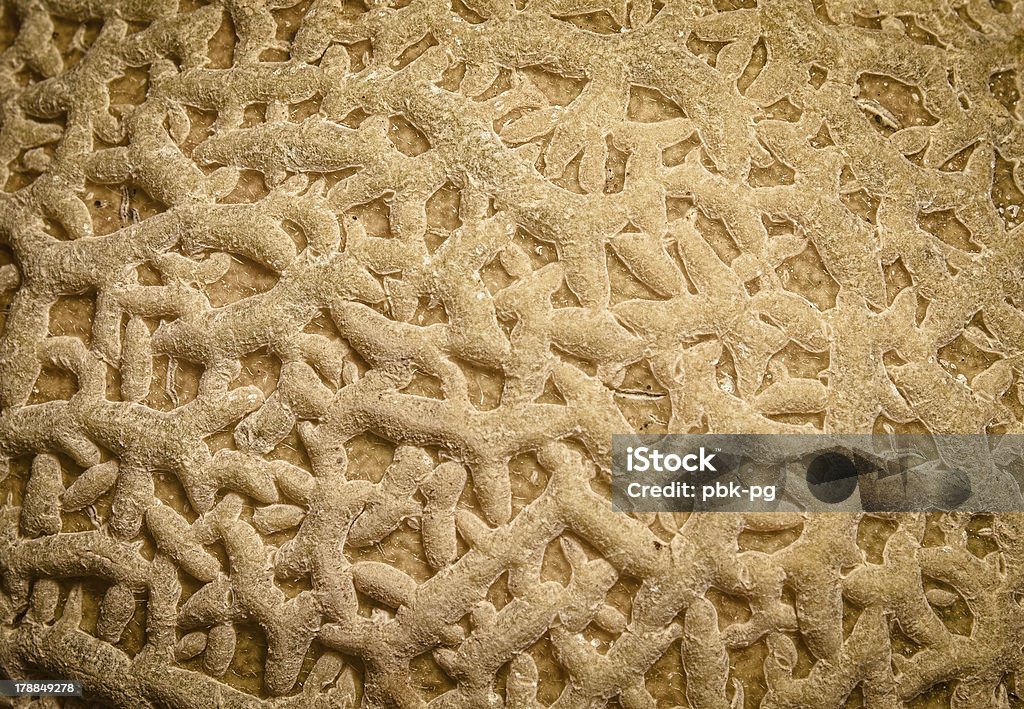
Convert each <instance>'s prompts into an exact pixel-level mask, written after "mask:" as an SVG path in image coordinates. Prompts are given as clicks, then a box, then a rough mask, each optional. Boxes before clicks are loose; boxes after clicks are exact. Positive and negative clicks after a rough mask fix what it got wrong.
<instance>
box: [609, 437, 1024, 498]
mask: <svg viewBox="0 0 1024 709" xmlns="http://www.w3.org/2000/svg"><path fill="white" fill-rule="evenodd" d="M612 453H613V465H612V504H613V506H614V507H615V508H616V509H618V510H622V511H631V512H691V511H708V512H713V511H719V512H771V511H808V512H827V511H836V512H928V511H954V510H956V511H963V512H1013V511H1024V499H1022V497H1021V486H1022V485H1024V461H1022V456H1024V435H1011V434H1005V435H993V436H985V435H959V434H958V435H826V434H806V435H804V434H799V435H789V434H787V435H752V434H686V435H663V436H640V435H620V436H613V437H612Z"/></svg>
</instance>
